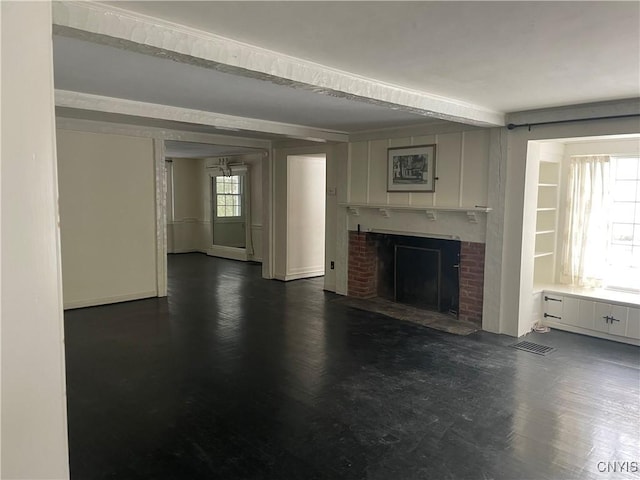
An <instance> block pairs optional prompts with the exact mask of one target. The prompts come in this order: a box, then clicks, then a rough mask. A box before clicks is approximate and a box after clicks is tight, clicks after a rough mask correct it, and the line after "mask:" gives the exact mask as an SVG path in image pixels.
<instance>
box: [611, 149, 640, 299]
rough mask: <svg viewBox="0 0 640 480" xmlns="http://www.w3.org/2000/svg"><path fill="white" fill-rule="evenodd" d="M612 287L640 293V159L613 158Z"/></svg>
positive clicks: (634, 157)
mask: <svg viewBox="0 0 640 480" xmlns="http://www.w3.org/2000/svg"><path fill="white" fill-rule="evenodd" d="M611 207H612V208H611V214H610V227H611V231H610V237H609V247H608V249H607V264H608V272H607V274H606V278H605V282H606V284H607V286H608V287H611V288H622V289H631V290H640V157H638V156H624V157H623V156H620V157H612V169H611Z"/></svg>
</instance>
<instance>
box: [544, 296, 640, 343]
mask: <svg viewBox="0 0 640 480" xmlns="http://www.w3.org/2000/svg"><path fill="white" fill-rule="evenodd" d="M542 303H543V305H542V311H543V323H544V324H545V325H549V326H552V327H555V328H559V329H562V330H568V331H571V332H577V333H583V334H585V335H592V336H596V337H602V338H607V339H609V340H616V341H620V342H625V343H632V344H634V345H640V341H639V340H640V308H637V307H633V306H629V305H622V304H617V303H607V302H603V301H596V300H592V299H588V298H580V297H577V296H573V295H571V296H570V295H566V294H557V293H554V292H547V291H545V292H543V295H542Z"/></svg>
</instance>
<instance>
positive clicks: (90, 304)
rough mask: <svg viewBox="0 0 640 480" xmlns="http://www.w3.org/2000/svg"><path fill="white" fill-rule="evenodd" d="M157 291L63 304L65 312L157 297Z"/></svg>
mask: <svg viewBox="0 0 640 480" xmlns="http://www.w3.org/2000/svg"><path fill="white" fill-rule="evenodd" d="M157 296H158V291H157V290H153V291H148V292H140V293H132V294H129V295H116V296H113V297H101V298H92V299H89V300H78V301H75V302H63V308H64V309H65V310H73V309H75V308H86V307H97V306H99V305H109V304H111V303H121V302H130V301H132V300H142V299H143V298H151V297H157Z"/></svg>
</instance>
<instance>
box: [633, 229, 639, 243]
mask: <svg viewBox="0 0 640 480" xmlns="http://www.w3.org/2000/svg"><path fill="white" fill-rule="evenodd" d="M633 244H634V245H638V246H640V224H635V225H634V229H633Z"/></svg>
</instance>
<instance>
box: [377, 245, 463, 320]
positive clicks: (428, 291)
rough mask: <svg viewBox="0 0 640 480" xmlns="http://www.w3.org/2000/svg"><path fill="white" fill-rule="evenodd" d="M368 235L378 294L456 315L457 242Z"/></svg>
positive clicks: (458, 259) (400, 301)
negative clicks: (373, 243)
mask: <svg viewBox="0 0 640 480" xmlns="http://www.w3.org/2000/svg"><path fill="white" fill-rule="evenodd" d="M370 235H371V237H372V238H373V239H374V241H375V248H376V256H377V272H378V275H377V292H376V293H377V295H378V296H379V297H382V298H386V299H387V300H392V301H394V302H398V303H404V304H408V305H412V306H415V307H418V308H423V309H428V310H436V311H439V312H447V313H451V314H454V315H457V313H458V306H459V277H458V273H459V263H460V242H459V241H456V240H443V239H437V238H422V237H410V236H404V235H388V234H379V233H375V234H370Z"/></svg>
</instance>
